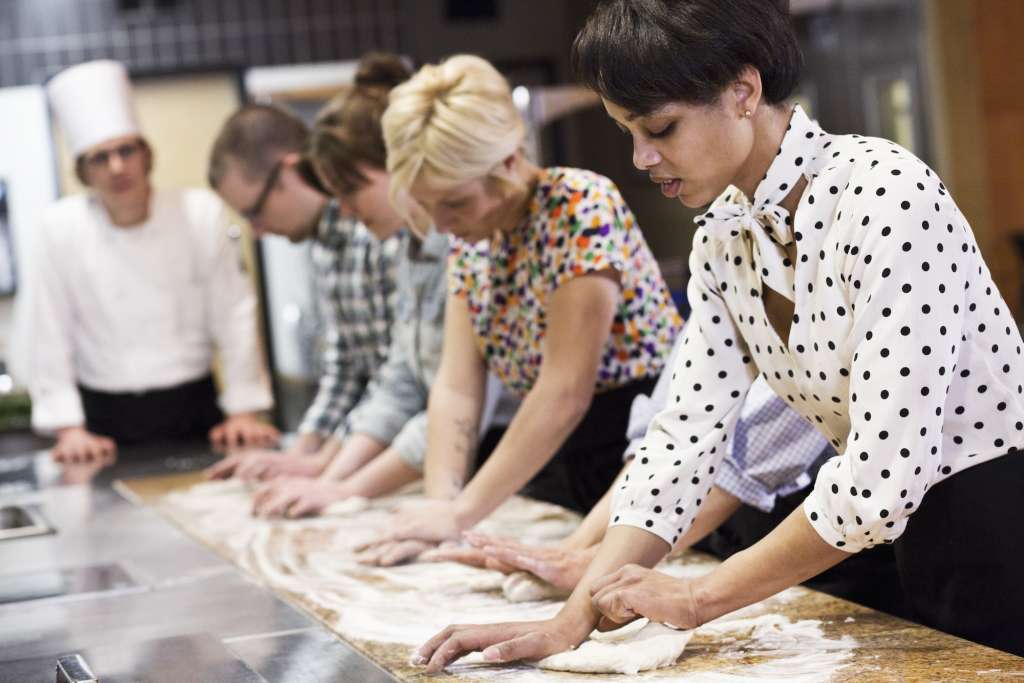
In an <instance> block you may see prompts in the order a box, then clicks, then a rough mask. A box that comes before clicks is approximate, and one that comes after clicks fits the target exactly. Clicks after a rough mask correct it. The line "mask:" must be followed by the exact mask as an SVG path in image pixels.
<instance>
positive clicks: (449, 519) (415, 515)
mask: <svg viewBox="0 0 1024 683" xmlns="http://www.w3.org/2000/svg"><path fill="white" fill-rule="evenodd" d="M462 531H463V529H462V526H461V524H460V523H459V520H458V515H457V511H456V507H455V502H454V501H450V500H436V499H424V500H414V501H410V502H408V503H405V504H404V505H402V506H401V507H399V508H398V510H397V511H396V512H395V515H394V517H392V521H391V524H390V525H389V526H388V529H387V530H386V531H385V534H384V538H385V540H389V541H432V542H434V543H440V542H442V541H453V540H458V539H459V537H460V536H461V535H462Z"/></svg>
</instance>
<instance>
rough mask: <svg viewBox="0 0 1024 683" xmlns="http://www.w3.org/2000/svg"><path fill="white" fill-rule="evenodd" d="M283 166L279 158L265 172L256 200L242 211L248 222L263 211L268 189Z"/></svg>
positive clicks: (273, 183)
mask: <svg viewBox="0 0 1024 683" xmlns="http://www.w3.org/2000/svg"><path fill="white" fill-rule="evenodd" d="M283 168H284V159H280V160H278V162H277V163H276V164H274V165H273V166H272V167H271V169H270V173H268V174H267V181H266V182H265V183H264V184H263V189H262V190H260V194H259V196H257V197H256V201H255V202H253V204H252V206H250V207H249V208H248V209H245V210H244V211H242V215H243V216H245V219H246V220H247V221H249V222H250V223H251V222H252V221H254V220H256V219H257V218H259V216H260V214H261V213H263V206H264V204H266V203H267V197H269V196H270V191H271V190H273V189H274V185H276V184H277V179H278V178H279V177H280V175H281V169H283Z"/></svg>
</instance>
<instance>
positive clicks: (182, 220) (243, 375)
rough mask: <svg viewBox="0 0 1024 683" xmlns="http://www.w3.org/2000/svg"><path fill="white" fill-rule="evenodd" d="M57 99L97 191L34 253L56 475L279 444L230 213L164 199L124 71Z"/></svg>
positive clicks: (35, 393) (61, 78)
mask: <svg viewBox="0 0 1024 683" xmlns="http://www.w3.org/2000/svg"><path fill="white" fill-rule="evenodd" d="M47 90H48V95H49V99H50V104H51V106H52V108H53V110H54V112H55V114H56V116H57V119H58V120H59V122H60V124H61V128H62V130H63V132H64V134H65V136H66V139H67V142H68V146H69V148H70V151H71V153H72V155H73V156H74V159H75V170H76V173H77V175H78V177H79V179H80V180H81V181H82V182H83V184H84V185H86V186H87V187H88V188H89V190H90V191H89V192H87V193H86V194H83V195H77V196H72V197H67V198H64V199H62V200H60V201H59V202H57V203H56V204H55V205H54V206H52V207H50V208H49V209H48V210H47V211H46V213H45V214H44V217H43V220H42V223H41V225H40V226H39V229H38V232H37V234H36V236H35V240H34V242H35V247H36V249H35V256H36V260H35V263H34V264H33V272H32V276H33V282H34V288H35V301H36V305H35V307H34V310H33V311H32V314H31V323H30V325H31V326H30V330H31V338H30V346H31V351H30V354H31V359H30V377H29V387H30V391H31V395H32V423H33V426H34V428H35V429H36V430H37V431H40V432H43V433H54V434H56V436H57V444H56V446H55V447H54V451H53V455H54V458H55V459H56V460H58V461H79V460H94V459H110V458H112V457H113V456H114V453H115V449H116V447H117V445H118V444H120V445H125V444H131V443H139V442H145V441H155V440H169V439H177V438H194V437H196V436H206V435H209V437H210V439H211V440H212V441H214V443H215V445H226V446H231V445H251V444H267V443H270V442H273V441H274V440H276V438H277V436H278V434H277V431H276V430H275V429H274V428H273V427H271V426H270V425H268V424H266V423H265V422H263V421H262V419H261V415H260V414H261V413H262V412H263V411H266V410H267V409H268V408H270V407H271V405H272V396H271V391H270V382H269V378H268V373H267V370H266V367H265V365H264V361H263V356H262V351H261V348H260V344H259V335H258V328H257V303H256V298H255V296H254V292H253V286H252V283H251V281H250V279H249V277H248V275H247V273H246V272H245V266H244V263H243V261H242V258H241V253H240V249H239V243H238V232H237V229H234V230H233V229H231V226H230V223H229V217H228V214H227V213H226V211H225V208H224V205H223V204H222V203H221V201H220V200H219V199H218V198H217V197H216V196H215V195H214V194H213V193H212V192H209V191H208V190H205V189H180V190H157V189H155V188H154V187H153V186H152V185H151V183H150V180H149V172H150V170H151V169H152V164H153V153H152V151H151V149H150V147H149V145H148V143H147V142H146V140H145V139H144V138H143V137H142V134H141V131H140V128H139V125H138V122H137V119H136V115H135V110H134V105H133V100H132V92H131V84H130V82H129V80H128V74H127V71H126V70H125V68H124V66H123V65H121V64H119V63H117V62H112V61H98V62H89V63H85V64H80V65H78V66H74V67H71V68H69V69H67V70H65V71H63V72H61V73H60V74H58V75H57V76H55V77H54V78H53V79H52V80H51V81H50V83H49V84H48V86H47ZM215 350H216V351H217V352H218V353H219V366H220V369H221V375H222V379H223V385H224V386H223V391H222V392H221V393H220V396H219V401H218V395H217V390H216V389H215V387H214V383H213V379H212V376H211V364H212V361H213V355H214V351H215ZM225 415H226V418H225Z"/></svg>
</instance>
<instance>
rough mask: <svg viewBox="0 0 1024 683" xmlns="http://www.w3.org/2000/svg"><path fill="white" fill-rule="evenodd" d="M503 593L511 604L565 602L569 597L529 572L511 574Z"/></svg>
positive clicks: (505, 583) (506, 580)
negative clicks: (543, 601) (542, 601)
mask: <svg viewBox="0 0 1024 683" xmlns="http://www.w3.org/2000/svg"><path fill="white" fill-rule="evenodd" d="M501 592H502V593H504V595H505V599H506V600H508V601H509V602H537V601H539V600H563V599H565V597H566V596H567V595H568V593H567V592H566V591H563V590H561V589H560V588H556V587H555V586H553V585H551V584H550V583H548V582H547V581H545V580H544V579H538V578H537V577H536V576H534V575H533V574H530V573H527V572H515V573H513V574H509V575H508V576H507V577H506V578H505V580H504V582H502V584H501Z"/></svg>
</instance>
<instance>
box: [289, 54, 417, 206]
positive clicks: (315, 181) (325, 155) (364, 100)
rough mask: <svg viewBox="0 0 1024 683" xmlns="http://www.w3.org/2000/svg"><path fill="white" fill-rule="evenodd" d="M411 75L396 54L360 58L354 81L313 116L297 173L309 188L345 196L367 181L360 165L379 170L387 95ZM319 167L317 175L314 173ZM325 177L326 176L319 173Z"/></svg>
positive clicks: (383, 164) (383, 161)
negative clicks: (335, 192) (314, 117)
mask: <svg viewBox="0 0 1024 683" xmlns="http://www.w3.org/2000/svg"><path fill="white" fill-rule="evenodd" d="M411 74H412V71H411V70H410V69H409V67H408V66H406V64H405V62H404V61H403V60H402V58H401V57H399V56H398V55H394V54H390V53H386V52H371V53H368V54H366V55H365V56H364V57H363V58H362V59H360V60H359V65H358V67H357V68H356V75H355V79H354V81H353V82H352V84H351V85H348V86H345V87H343V88H342V89H341V90H339V91H338V93H337V94H336V95H335V96H334V97H333V98H331V100H330V101H329V102H328V103H327V104H326V105H324V108H323V109H321V110H320V112H319V113H318V114H317V117H316V121H315V123H314V125H313V129H312V131H311V132H310V135H309V138H308V139H307V141H306V149H305V154H304V157H305V158H304V162H303V168H301V169H300V173H301V174H302V176H303V177H304V178H305V179H306V181H307V182H308V183H309V184H310V185H312V186H313V187H315V188H317V189H319V190H320V191H321V192H324V193H325V194H331V193H330V192H328V191H327V187H324V184H323V183H321V182H320V181H321V180H324V181H327V183H326V184H327V185H330V186H331V189H333V190H335V191H337V192H341V193H343V194H348V193H351V192H354V191H356V190H358V189H359V188H361V187H362V186H363V185H365V184H366V183H367V182H368V181H367V178H366V176H365V175H364V174H363V172H362V171H361V170H360V168H359V167H360V165H363V166H370V167H372V168H378V169H381V170H384V168H385V167H386V158H387V151H386V150H385V147H384V137H383V135H382V134H381V117H382V116H383V114H384V110H385V109H386V108H387V106H388V93H389V92H390V91H391V89H392V88H394V87H395V86H396V85H398V84H399V83H401V82H403V81H405V80H406V79H407V78H409V76H410V75H411ZM317 171H319V173H317ZM321 176H326V177H321Z"/></svg>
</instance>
